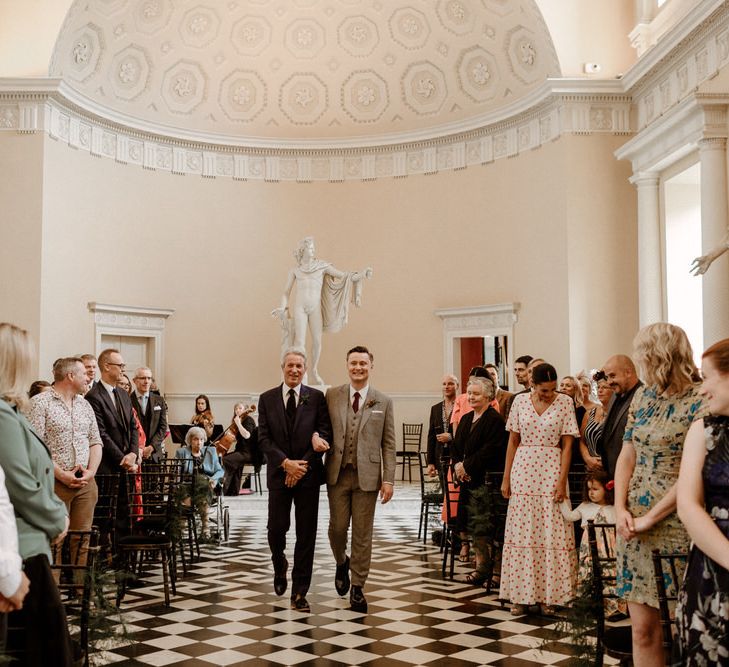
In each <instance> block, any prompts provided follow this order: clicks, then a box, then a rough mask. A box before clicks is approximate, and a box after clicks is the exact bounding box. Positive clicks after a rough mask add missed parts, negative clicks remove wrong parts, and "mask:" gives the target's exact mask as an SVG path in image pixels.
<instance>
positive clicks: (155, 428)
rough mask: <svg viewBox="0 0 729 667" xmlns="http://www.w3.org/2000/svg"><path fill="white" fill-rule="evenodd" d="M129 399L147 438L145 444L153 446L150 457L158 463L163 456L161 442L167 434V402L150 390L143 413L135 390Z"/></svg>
mask: <svg viewBox="0 0 729 667" xmlns="http://www.w3.org/2000/svg"><path fill="white" fill-rule="evenodd" d="M131 399H132V406H133V407H134V409H135V410H136V411H137V416H138V417H139V422H140V423H141V424H142V430H143V431H144V435H145V436H146V438H147V445H151V446H152V447H154V451H153V452H152V456H151V457H150V458H151V460H152V461H153V462H154V463H159V462H160V461H161V460H162V459H164V457H165V451H164V447H163V445H162V442H163V441H164V439H165V436H166V435H167V404H166V403H165V401H164V399H163V398H162V397H161V396H157V394H153V393H151V392H150V394H149V397H148V398H147V413H146V414H144V415H143V414H142V406H141V405H140V404H139V400H138V399H137V392H132V395H131Z"/></svg>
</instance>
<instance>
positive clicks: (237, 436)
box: [214, 403, 263, 496]
mask: <svg viewBox="0 0 729 667" xmlns="http://www.w3.org/2000/svg"><path fill="white" fill-rule="evenodd" d="M255 410H256V406H255V405H251V406H250V407H248V406H246V405H245V404H243V403H236V404H235V406H234V407H233V421H232V422H231V423H230V426H228V428H227V429H225V432H224V433H223V435H222V436H220V438H218V439H217V440H216V441H215V443H214V444H215V448H216V449H217V450H218V453H219V454H220V455H221V456H222V457H223V468H224V469H225V478H224V480H223V493H224V494H225V495H226V496H237V495H238V493H239V492H240V488H241V478H242V476H243V466H245V465H252V466H253V467H254V469H255V470H260V468H261V466H262V465H263V454H262V453H261V450H260V449H259V448H258V427H257V426H256V422H255V420H254V419H253V417H251V414H252V413H253V412H255ZM249 480H250V478H249ZM248 488H250V481H248Z"/></svg>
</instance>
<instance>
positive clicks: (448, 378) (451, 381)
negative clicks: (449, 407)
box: [443, 374, 458, 401]
mask: <svg viewBox="0 0 729 667" xmlns="http://www.w3.org/2000/svg"><path fill="white" fill-rule="evenodd" d="M457 391H458V378H457V377H456V376H455V375H452V374H448V375H444V376H443V396H444V398H447V399H448V400H449V401H452V400H453V399H454V398H455V397H456V392H457Z"/></svg>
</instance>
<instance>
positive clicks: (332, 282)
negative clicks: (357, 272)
mask: <svg viewBox="0 0 729 667" xmlns="http://www.w3.org/2000/svg"><path fill="white" fill-rule="evenodd" d="M353 275H354V274H352V273H347V274H345V275H344V276H343V277H341V278H336V277H334V276H331V275H329V274H325V275H324V285H323V286H322V290H321V317H322V323H323V327H324V332H326V333H336V332H337V331H341V330H342V329H343V328H344V325H345V324H347V320H348V319H349V304H350V303H354V304H355V305H357V306H359V304H360V301H361V300H362V281H358V282H356V283H355V282H353V281H352V276H353Z"/></svg>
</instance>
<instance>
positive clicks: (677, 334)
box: [633, 322, 698, 394]
mask: <svg viewBox="0 0 729 667" xmlns="http://www.w3.org/2000/svg"><path fill="white" fill-rule="evenodd" d="M633 358H634V360H635V362H636V364H637V365H638V367H639V368H640V371H641V375H642V376H643V379H644V380H645V382H646V384H649V385H655V386H656V387H657V389H658V393H659V394H663V393H665V392H666V391H668V390H669V389H670V390H672V391H673V392H676V393H681V392H683V391H684V390H686V389H687V388H688V387H689V386H691V385H693V384H695V382H696V379H697V377H698V371H697V370H696V365H695V364H694V358H693V352H692V350H691V343H689V339H688V336H687V335H686V332H685V331H684V330H683V329H682V328H681V327H677V326H676V325H674V324H669V323H668V322H656V323H655V324H649V325H648V326H645V327H643V328H642V329H641V330H640V331H639V332H638V333H637V334H636V336H635V338H634V339H633Z"/></svg>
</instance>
